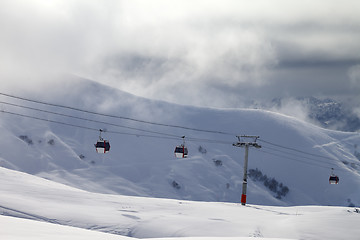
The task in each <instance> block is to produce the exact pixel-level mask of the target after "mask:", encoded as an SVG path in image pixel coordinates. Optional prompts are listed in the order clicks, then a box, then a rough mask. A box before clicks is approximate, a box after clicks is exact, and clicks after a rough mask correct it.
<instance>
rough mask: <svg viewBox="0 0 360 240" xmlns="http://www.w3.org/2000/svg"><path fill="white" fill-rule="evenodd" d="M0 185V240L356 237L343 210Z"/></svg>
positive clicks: (349, 213) (30, 182) (39, 182)
mask: <svg viewBox="0 0 360 240" xmlns="http://www.w3.org/2000/svg"><path fill="white" fill-rule="evenodd" d="M0 181H1V183H2V184H1V185H0V194H1V199H0V214H1V215H3V216H0V225H1V228H0V238H1V239H7V240H15V239H16V240H22V239H37V240H43V239H44V240H45V239H68V238H71V239H74V240H78V239H119V240H131V239H137V238H159V239H160V238H161V239H164V238H166V239H167V238H170V237H171V238H173V239H176V238H177V239H178V238H180V237H181V239H189V240H194V239H198V240H200V239H214V240H218V239H229V240H231V239H238V240H239V239H252V238H254V237H256V238H260V239H275V238H276V239H358V236H359V235H360V229H359V228H358V225H359V223H360V214H359V213H357V212H356V209H354V208H349V207H321V206H297V207H271V206H259V205H247V206H245V207H244V206H242V205H240V204H236V203H214V202H207V203H206V202H191V201H182V200H170V199H155V198H143V197H129V196H121V195H110V194H97V193H90V192H86V191H82V190H79V189H75V188H71V187H68V186H65V185H62V184H58V183H54V182H51V181H48V180H45V179H41V178H38V177H35V176H32V175H28V174H25V173H21V172H16V171H12V170H8V169H4V168H0ZM14 217H16V218H14ZM34 220H36V221H34ZM85 229H86V230H85ZM90 230H91V231H90ZM101 232H103V233H101ZM109 233H112V234H109ZM119 235H122V236H119ZM183 237H186V238H183ZM196 237H202V238H196ZM209 237H211V238H209ZM228 237H229V238H228Z"/></svg>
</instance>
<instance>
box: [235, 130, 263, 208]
mask: <svg viewBox="0 0 360 240" xmlns="http://www.w3.org/2000/svg"><path fill="white" fill-rule="evenodd" d="M236 137H237V138H238V139H239V141H238V142H237V143H234V144H233V146H235V147H245V161H244V177H243V186H242V194H241V205H244V206H245V204H246V189H247V175H248V174H247V169H248V157H249V147H255V148H261V146H260V145H259V144H258V143H256V140H257V139H258V138H259V136H247V135H242V136H236ZM241 138H246V139H249V138H250V139H252V140H253V141H252V142H250V141H241Z"/></svg>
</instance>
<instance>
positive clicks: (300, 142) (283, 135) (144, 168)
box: [0, 78, 360, 206]
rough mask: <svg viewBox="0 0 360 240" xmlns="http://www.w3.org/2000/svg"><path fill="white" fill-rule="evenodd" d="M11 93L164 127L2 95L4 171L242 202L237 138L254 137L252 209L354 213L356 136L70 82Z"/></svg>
mask: <svg viewBox="0 0 360 240" xmlns="http://www.w3.org/2000/svg"><path fill="white" fill-rule="evenodd" d="M59 89H61V91H59ZM41 93H42V92H41ZM64 93H66V97H64V96H65V95H64ZM16 94H17V95H19V96H25V97H26V98H28V99H36V100H38V101H43V102H46V103H54V104H61V105H66V106H71V107H74V108H81V109H86V110H90V111H96V112H101V113H104V114H108V115H117V116H126V117H128V118H131V119H139V120H144V121H146V122H152V123H163V124H164V125H168V126H160V125H154V124H146V123H143V122H139V121H130V120H129V119H128V120H126V119H119V118H111V117H107V116H100V115H94V114H90V113H85V112H79V111H74V110H71V109H64V108H61V109H60V108H58V107H55V106H49V105H44V104H38V103H35V102H29V101H24V100H21V99H16V98H9V97H6V96H1V101H2V102H3V104H2V109H3V111H4V112H3V113H2V118H1V122H0V129H1V130H2V133H3V138H2V140H1V141H2V142H1V146H2V149H3V150H2V152H1V155H0V165H1V166H2V167H6V168H10V169H14V170H18V171H23V172H27V173H30V174H33V175H37V176H40V177H43V178H47V179H50V180H53V181H56V182H60V183H64V184H67V185H70V186H73V187H76V188H80V189H84V190H86V191H91V192H98V193H111V194H123V195H132V196H145V197H159V198H172V199H181V200H200V201H221V202H239V200H240V195H241V186H242V176H243V159H244V149H242V148H236V147H234V146H232V143H233V142H236V141H237V139H236V135H241V134H250V135H258V136H260V139H259V144H261V145H262V148H261V149H259V150H258V149H251V150H250V153H249V170H251V171H252V172H254V171H256V170H258V171H259V172H261V174H262V176H260V177H259V178H256V177H254V175H251V174H250V176H249V182H248V202H249V203H252V204H263V205H281V206H287V205H313V204H316V205H341V206H349V205H351V206H359V205H360V202H359V199H360V197H359V196H360V189H359V186H360V185H359V182H360V177H359V170H358V169H359V168H360V165H359V160H358V159H357V158H356V156H355V155H354V153H355V152H354V151H355V150H356V149H355V148H354V146H355V145H358V144H359V143H360V136H359V135H358V134H356V133H345V132H337V131H330V130H326V129H322V128H319V127H316V126H314V125H311V124H308V123H306V122H303V121H299V120H297V119H295V118H293V117H287V116H284V115H281V114H277V113H272V112H269V111H264V110H249V109H211V108H198V107H191V106H181V105H174V104H169V103H166V102H159V101H153V100H148V99H144V98H139V97H136V96H133V95H130V94H128V93H124V92H121V91H119V90H116V89H112V88H110V87H106V86H102V85H100V84H97V83H94V82H91V81H88V80H81V79H74V78H71V79H64V80H63V81H62V82H61V83H60V84H59V85H56V84H53V86H52V87H51V88H49V89H48V90H47V91H46V92H44V94H39V92H31V91H28V92H25V91H23V92H20V91H19V92H17V93H16V92H15V94H14V96H16ZM179 97H180V96H179ZM9 103H11V104H13V105H9ZM15 104H16V105H21V106H26V107H28V108H24V107H16V106H14V105H15ZM29 107H31V108H35V109H38V110H39V109H41V110H42V111H38V110H32V109H29ZM9 112H11V113H16V114H18V115H13V114H9ZM49 112H57V113H61V114H62V115H55V114H51V113H49ZM24 115H26V116H27V117H25V116H24ZM65 115H69V116H72V117H71V118H69V117H66V116H65ZM29 116H30V118H29ZM74 117H76V118H74ZM35 118H37V119H35ZM40 119H42V120H40ZM83 119H87V120H83ZM59 123H60V124H59ZM120 125H121V126H122V127H120ZM170 125H171V126H175V125H176V126H185V127H187V128H188V129H185V128H175V127H169V126H170ZM134 128H136V129H143V130H146V131H147V132H144V131H135V130H133V129H134ZM97 129H107V132H105V133H104V134H103V137H105V138H107V139H109V141H110V144H111V150H110V152H109V153H108V154H105V155H99V154H97V153H96V152H95V149H94V143H95V142H96V140H97V139H98V135H99V132H98V131H97ZM191 129H200V130H201V129H204V130H206V129H207V130H213V131H214V132H215V131H219V132H223V133H233V134H234V135H233V136H232V135H231V134H230V135H226V134H217V133H214V132H204V131H194V130H191ZM149 132H159V133H162V134H156V133H149ZM164 134H168V136H166V135H164ZM184 135H185V136H186V138H185V139H186V144H187V146H188V148H189V157H188V158H186V159H176V158H175V157H174V154H173V151H174V148H175V146H176V145H178V144H180V143H182V139H181V136H184ZM174 136H175V137H174ZM15 146H16V147H15ZM9 149H11V150H10V151H9ZM14 150H15V151H14ZM294 150H295V151H294ZM331 168H334V169H335V171H336V173H337V174H338V175H339V176H340V184H338V185H329V183H328V178H329V175H330V172H331ZM251 171H249V172H251Z"/></svg>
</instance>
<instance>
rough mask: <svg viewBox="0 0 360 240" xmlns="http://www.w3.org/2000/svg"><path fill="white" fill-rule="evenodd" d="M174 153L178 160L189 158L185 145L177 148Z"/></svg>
mask: <svg viewBox="0 0 360 240" xmlns="http://www.w3.org/2000/svg"><path fill="white" fill-rule="evenodd" d="M174 153H175V157H177V158H186V157H187V156H188V149H187V147H185V145H184V144H181V145H180V146H176V148H175V151H174Z"/></svg>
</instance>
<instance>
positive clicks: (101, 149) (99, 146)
mask: <svg viewBox="0 0 360 240" xmlns="http://www.w3.org/2000/svg"><path fill="white" fill-rule="evenodd" d="M99 131H100V134H99V140H98V141H97V142H96V144H94V145H95V148H96V152H97V153H107V152H109V151H110V143H109V141H108V140H104V139H103V138H102V137H101V133H102V132H104V130H102V129H99Z"/></svg>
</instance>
